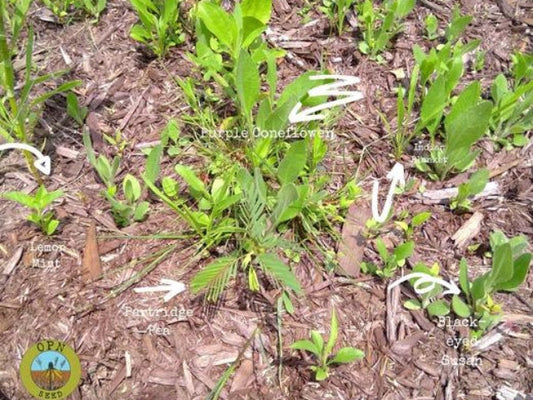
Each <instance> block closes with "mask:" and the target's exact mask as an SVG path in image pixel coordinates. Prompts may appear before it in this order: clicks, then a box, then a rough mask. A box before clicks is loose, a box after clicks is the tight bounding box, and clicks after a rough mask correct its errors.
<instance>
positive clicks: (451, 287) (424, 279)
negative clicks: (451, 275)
mask: <svg viewBox="0 0 533 400" xmlns="http://www.w3.org/2000/svg"><path fill="white" fill-rule="evenodd" d="M413 278H418V279H417V280H416V282H415V283H414V285H413V289H414V290H415V292H416V293H418V294H424V293H428V292H431V291H432V290H433V289H434V288H435V285H437V284H438V285H441V286H444V287H445V288H447V289H448V290H445V291H444V292H442V294H443V295H446V294H459V293H461V289H459V287H458V286H457V285H456V284H455V283H454V282H453V281H450V282H447V281H445V280H444V279H440V278H436V277H434V276H431V275H428V274H425V273H423V272H413V273H411V274H408V275H405V276H402V277H401V278H400V279H398V280H396V281H394V282H393V283H391V284H390V285H389V287H388V288H387V290H391V289H392V288H394V287H396V286H398V285H400V284H401V283H402V282H405V281H408V280H410V279H413ZM427 283H429V285H426V286H424V287H423V288H421V287H420V286H422V285H424V284H427Z"/></svg>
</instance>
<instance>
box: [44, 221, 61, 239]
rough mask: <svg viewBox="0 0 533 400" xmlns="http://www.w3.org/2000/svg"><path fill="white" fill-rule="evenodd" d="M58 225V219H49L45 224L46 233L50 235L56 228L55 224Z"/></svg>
mask: <svg viewBox="0 0 533 400" xmlns="http://www.w3.org/2000/svg"><path fill="white" fill-rule="evenodd" d="M58 225H59V221H58V220H57V219H53V220H51V221H50V222H49V223H48V225H47V226H46V232H45V233H46V234H47V235H48V236H50V235H52V234H53V233H54V232H55V231H56V229H57V226H58Z"/></svg>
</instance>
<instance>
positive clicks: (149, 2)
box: [130, 0, 185, 57]
mask: <svg viewBox="0 0 533 400" xmlns="http://www.w3.org/2000/svg"><path fill="white" fill-rule="evenodd" d="M130 2H131V5H132V6H133V8H134V9H135V11H136V12H137V15H138V16H139V23H137V24H136V25H134V26H133V28H131V32H130V36H131V37H132V38H133V39H134V40H136V41H138V42H141V43H144V44H146V45H147V46H148V47H149V48H150V50H152V51H153V52H154V54H155V55H156V56H157V57H163V56H164V55H165V54H166V52H167V51H168V49H169V48H170V47H173V46H177V45H179V44H181V43H183V42H184V40H185V33H184V32H183V27H182V24H181V22H180V19H179V10H180V4H181V0H130Z"/></svg>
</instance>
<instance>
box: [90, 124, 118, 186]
mask: <svg viewBox="0 0 533 400" xmlns="http://www.w3.org/2000/svg"><path fill="white" fill-rule="evenodd" d="M83 144H84V146H85V150H86V151H87V158H88V160H89V163H90V164H91V165H92V166H93V168H94V169H95V170H96V172H97V173H98V176H99V177H100V179H101V180H102V182H103V183H104V185H105V186H106V188H107V189H110V188H113V187H115V179H116V176H117V173H118V169H119V167H120V157H118V156H115V157H113V161H111V162H110V161H109V160H108V159H107V157H106V156H104V155H102V154H101V155H99V156H98V158H96V155H95V153H94V150H93V146H92V143H91V137H90V135H89V132H88V131H87V130H85V131H84V133H83Z"/></svg>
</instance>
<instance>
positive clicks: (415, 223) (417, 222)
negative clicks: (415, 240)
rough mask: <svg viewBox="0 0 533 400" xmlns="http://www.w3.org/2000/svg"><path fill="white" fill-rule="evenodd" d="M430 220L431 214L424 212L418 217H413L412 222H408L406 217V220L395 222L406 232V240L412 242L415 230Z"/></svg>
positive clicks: (417, 215)
mask: <svg viewBox="0 0 533 400" xmlns="http://www.w3.org/2000/svg"><path fill="white" fill-rule="evenodd" d="M429 218H431V212H429V211H424V212H421V213H418V214H416V215H413V217H412V218H411V221H410V222H406V221H407V216H406V218H404V219H403V220H400V221H394V224H395V225H396V226H398V227H399V228H400V229H401V230H402V231H403V232H404V234H405V237H406V239H407V240H410V239H411V238H412V237H413V234H414V230H415V228H417V227H419V226H421V225H422V224H423V223H424V222H426V221H427V220H428V219H429Z"/></svg>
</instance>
